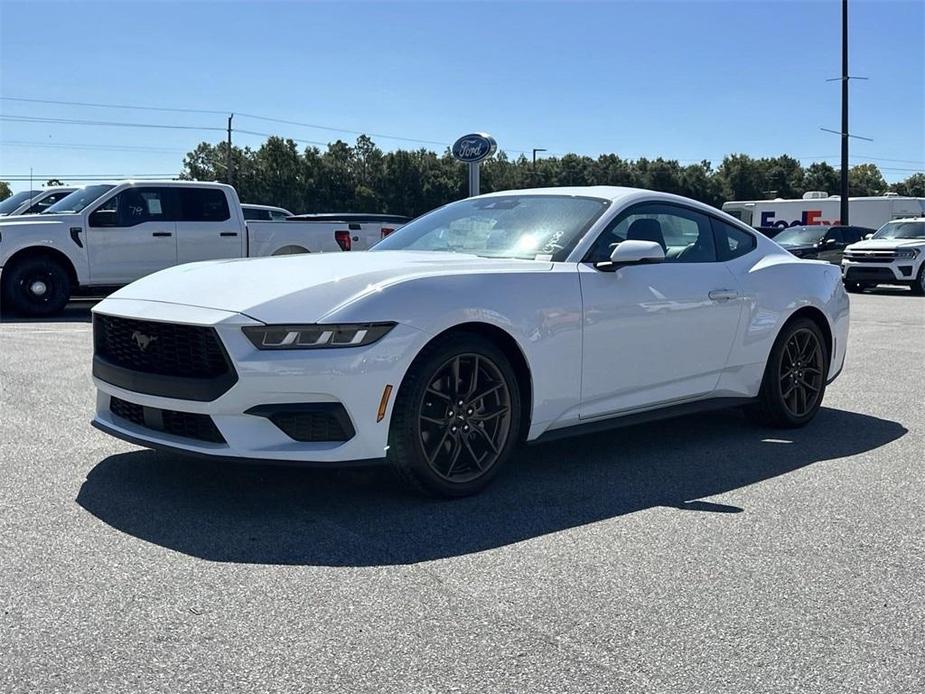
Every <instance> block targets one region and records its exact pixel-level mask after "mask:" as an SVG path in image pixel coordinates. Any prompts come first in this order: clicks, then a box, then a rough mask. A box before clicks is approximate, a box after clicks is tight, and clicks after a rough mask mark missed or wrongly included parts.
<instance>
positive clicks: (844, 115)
mask: <svg viewBox="0 0 925 694" xmlns="http://www.w3.org/2000/svg"><path fill="white" fill-rule="evenodd" d="M866 79H867V78H866V77H849V75H848V0H842V2H841V77H833V78H832V79H830V80H826V81H827V82H834V81H836V80H840V81H841V130H830V129H829V128H820V129H821V130H824V131H825V132H827V133H835V134H836V135H841V200H840V202H841V205H840V208H841V209H840V212H839V224H848V195H849V191H848V138H849V137H854V138H857V139H858V140H866V141H867V142H873V140H872V139H871V138H869V137H861V136H860V135H851V134H850V133H849V132H848V81H849V80H866Z"/></svg>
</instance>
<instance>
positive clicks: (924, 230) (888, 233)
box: [873, 222, 925, 239]
mask: <svg viewBox="0 0 925 694" xmlns="http://www.w3.org/2000/svg"><path fill="white" fill-rule="evenodd" d="M873 238H875V239H925V222H887V223H886V224H884V225H883V226H882V227H880V230H879V231H878V232H877V233H876V234H874V236H873Z"/></svg>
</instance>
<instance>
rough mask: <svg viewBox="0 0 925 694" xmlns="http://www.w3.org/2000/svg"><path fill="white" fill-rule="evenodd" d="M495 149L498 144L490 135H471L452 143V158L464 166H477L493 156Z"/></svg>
mask: <svg viewBox="0 0 925 694" xmlns="http://www.w3.org/2000/svg"><path fill="white" fill-rule="evenodd" d="M496 149H498V143H497V142H495V138H493V137H492V136H491V135H488V134H486V133H471V134H469V135H463V136H462V137H461V138H459V139H458V140H456V142H454V143H453V158H454V159H458V160H459V161H461V162H464V163H466V164H477V163H479V162H480V161H482V160H483V159H487V158H488V157H490V156H491V155H492V154H494V153H495V150H496Z"/></svg>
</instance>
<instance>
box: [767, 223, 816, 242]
mask: <svg viewBox="0 0 925 694" xmlns="http://www.w3.org/2000/svg"><path fill="white" fill-rule="evenodd" d="M827 229H828V227H825V226H821V225H818V224H817V225H815V226H811V227H790V228H789V229H784V230H783V231H782V232H780V233H779V234H778V235H777V236H775V237H774V240H775V241H776V242H777V243H779V244H780V245H781V246H803V245H807V244H811V243H816V242H818V241H821V240H822V237H823V236H825V232H826V230H827Z"/></svg>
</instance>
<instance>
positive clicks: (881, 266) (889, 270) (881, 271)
mask: <svg viewBox="0 0 925 694" xmlns="http://www.w3.org/2000/svg"><path fill="white" fill-rule="evenodd" d="M913 263H914V261H913V260H912V259H903V260H893V261H890V262H882V263H878V262H869V261H862V262H858V261H853V260H849V259H847V258H845V259H843V260H842V264H841V271H842V279H843V280H844V281H845V282H873V283H877V282H883V283H885V284H891V283H895V282H911V281H912V280H914V279H915V266H914V264H913Z"/></svg>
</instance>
